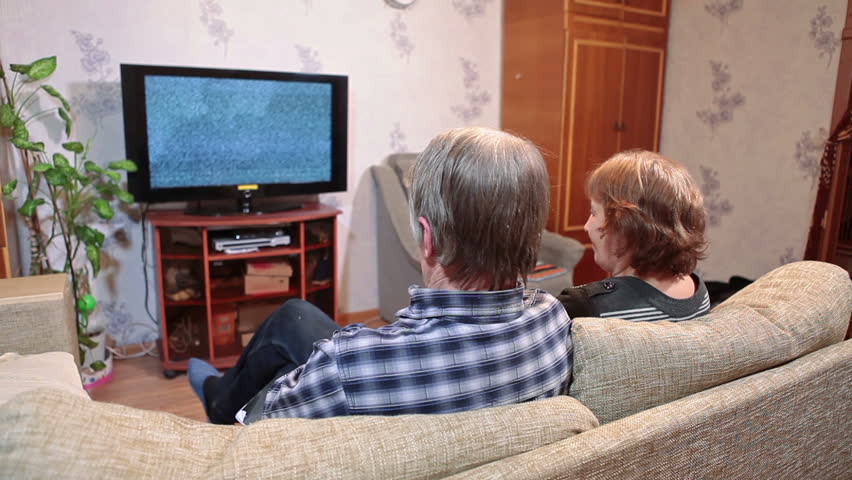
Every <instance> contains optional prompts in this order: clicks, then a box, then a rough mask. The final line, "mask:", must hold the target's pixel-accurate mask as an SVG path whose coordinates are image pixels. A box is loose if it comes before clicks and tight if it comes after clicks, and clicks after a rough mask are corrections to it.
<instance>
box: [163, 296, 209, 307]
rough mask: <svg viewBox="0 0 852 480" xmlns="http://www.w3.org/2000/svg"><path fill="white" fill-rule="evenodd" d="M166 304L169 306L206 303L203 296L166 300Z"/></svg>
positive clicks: (201, 305)
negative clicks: (190, 298)
mask: <svg viewBox="0 0 852 480" xmlns="http://www.w3.org/2000/svg"><path fill="white" fill-rule="evenodd" d="M165 305H166V306H167V307H203V306H204V305H206V303H205V302H204V299H203V298H202V299H200V300H198V299H195V300H166V301H165Z"/></svg>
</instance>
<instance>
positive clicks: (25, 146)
mask: <svg viewBox="0 0 852 480" xmlns="http://www.w3.org/2000/svg"><path fill="white" fill-rule="evenodd" d="M10 141H11V142H12V145H14V146H16V147H18V148H20V149H21V150H30V151H33V152H44V142H35V143H33V142H30V141H28V140H21V139H18V138H13V139H12V140H10Z"/></svg>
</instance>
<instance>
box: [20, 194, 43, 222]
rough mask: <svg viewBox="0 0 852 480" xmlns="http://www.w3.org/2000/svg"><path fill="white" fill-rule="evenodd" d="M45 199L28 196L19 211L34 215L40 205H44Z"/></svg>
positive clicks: (29, 215) (30, 215)
mask: <svg viewBox="0 0 852 480" xmlns="http://www.w3.org/2000/svg"><path fill="white" fill-rule="evenodd" d="M44 203H45V200H44V199H43V198H28V199H27V201H26V202H24V204H23V205H21V208H19V209H18V213H20V214H21V215H23V216H25V217H32V216H33V214H34V213H35V211H36V208H38V207H39V206H40V205H44Z"/></svg>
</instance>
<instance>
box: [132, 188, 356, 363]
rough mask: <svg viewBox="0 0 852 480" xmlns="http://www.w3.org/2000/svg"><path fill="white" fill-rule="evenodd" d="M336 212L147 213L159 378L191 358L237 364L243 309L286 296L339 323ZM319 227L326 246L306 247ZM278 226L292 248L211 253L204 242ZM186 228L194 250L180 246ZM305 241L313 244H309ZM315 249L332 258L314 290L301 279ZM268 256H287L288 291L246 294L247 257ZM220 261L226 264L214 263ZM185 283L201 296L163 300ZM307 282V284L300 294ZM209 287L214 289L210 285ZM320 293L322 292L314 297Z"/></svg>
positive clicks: (312, 207)
mask: <svg viewBox="0 0 852 480" xmlns="http://www.w3.org/2000/svg"><path fill="white" fill-rule="evenodd" d="M340 213H341V212H340V211H339V210H337V209H336V208H332V207H329V206H325V205H321V204H307V205H305V207H304V208H302V209H300V210H292V211H288V212H282V213H274V214H262V215H251V216H246V215H233V216H219V217H203V216H195V215H187V214H185V213H182V212H177V211H165V210H159V211H153V212H150V213H149V214H148V217H147V218H148V220H149V221H150V222H151V224H152V226H153V227H154V232H155V238H156V246H155V250H156V261H157V268H158V273H159V277H158V278H159V291H158V294H159V301H160V308H159V313H160V319H159V321H160V326H161V329H162V331H163V332H165V333H164V335H162V336H161V342H162V344H161V348H160V351H161V360H162V367H163V369H164V371H165V372H164V373H167V374H169V373H170V372H169V371H171V370H185V369H186V367H187V360H188V357H189V356H195V357H201V358H205V359H206V360H207V361H209V362H210V363H211V364H212V365H213V366H214V367H216V368H220V369H221V368H228V367H231V366H233V365H234V364H236V362H237V360H238V359H239V356H240V352H241V350H242V348H243V347H242V343H241V342H240V338H241V337H240V335H239V334H238V332H239V330H238V329H237V328H236V327H237V326H238V325H239V322H240V320H239V319H240V314H241V312H243V311H245V312H249V311H250V310H252V309H255V310H257V309H258V308H263V307H264V304H269V303H273V304H274V303H277V302H282V301H284V300H285V299H287V298H301V299H303V300H310V301H312V302H315V304H316V305H317V307H319V308H320V309H321V310H323V311H325V312H326V313H327V314H328V315H329V317H331V318H332V319H333V320H335V321H337V280H336V277H337V272H336V264H337V262H336V248H337V223H336V222H337V219H336V217H337V215H339V214H340ZM318 223H319V224H320V225H319V228H320V229H321V231H322V233H323V234H324V235H325V234H327V238H326V237H322V240H326V239H327V240H328V241H323V242H321V243H311V244H307V245H306V244H305V243H306V242H305V239H306V235H313V232H314V229H316V228H317V227H316V225H317V224H318ZM283 225H286V226H287V227H288V228H290V229H291V231H292V235H293V236H292V238H293V243H294V244H293V245H287V246H281V247H266V248H262V249H260V250H258V251H256V252H247V253H237V254H227V253H222V252H217V251H214V250H213V247H212V246H211V245H210V243H209V238H210V234H211V232H212V233H213V234H214V235H215V234H216V232H218V231H221V230H223V229H233V228H239V229H241V230H251V229H255V228H257V229H267V228H269V227H274V226H283ZM177 229H181V230H183V231H177ZM187 229H191V230H194V234H195V237H194V238H190V240H194V239H197V240H198V241H200V244H199V245H198V246H197V247H194V246H192V245H187V244H186V243H185V241H186V239H187V237H188V235H187V233H186V230H187ZM309 229H310V230H311V231H309ZM178 240H180V241H184V243H180V242H179V241H178ZM309 240H313V241H316V239H314V238H309ZM315 251H322V254H323V257H326V256H328V257H330V261H331V265H332V272H331V275H330V281H329V282H328V283H325V284H322V285H313V284H312V282H311V281H310V278H307V276H308V275H312V273H311V266H310V264H309V261H310V260H312V259H313V258H314V257H316V256H317V254H316V253H311V254H310V257H311V258H310V259H309V258H308V257H309V252H315ZM269 257H289V258H288V259H287V261H288V262H289V263H290V264H291V265H292V268H293V272H292V276H291V277H290V280H289V286H290V288H289V289H288V290H283V291H276V292H270V293H260V294H251V295H247V294H245V290H244V286H243V279H242V278H241V276H242V275H243V273H244V272H245V271H246V265H245V264H246V263H248V262H247V261H248V260H250V259H255V258H269ZM282 260H283V259H282ZM224 261H227V262H228V263H226V264H214V262H224ZM306 270H307V271H306ZM187 279H188V280H189V281H190V282H191V281H192V280H193V279H195V281H196V282H197V284H198V285H200V286H201V287H200V288H201V291H202V292H203V295H202V297H201V298H193V299H190V300H182V301H175V300H169V299H168V297H166V295H165V288H166V287H167V286H168V287H169V289H170V290H171V289H172V288H174V285H172V284H177V285H179V286H180V287H181V288H182V287H186V286H187V285H186V283H187ZM211 280H212V281H211ZM231 280H232V281H231ZM306 280H307V285H306V286H305V288H302V285H303V282H305V281H306ZM168 282H172V284H169V283H168ZM181 282H183V283H181ZM223 283H230V285H223ZM214 284H217V285H216V286H215V287H214V286H213V285H214ZM278 286H279V287H283V286H286V283H285V282H281V283H279V284H278ZM205 287H206V288H205ZM320 291H322V293H318V294H315V292H320ZM309 295H310V297H309ZM227 304H231V305H227ZM211 307H212V308H211ZM223 312H230V313H223ZM246 315H249V314H248V313H246ZM246 318H250V317H248V316H247V317H246ZM229 329H230V331H232V332H233V334H234V338H233V342H232V343H230V339H229V338H228V336H229V335H230V334H231V333H230V332H229ZM223 332H225V333H224V334H223ZM223 335H224V338H223ZM170 337H175V338H177V339H178V340H180V341H183V344H182V345H181V347H180V348H178V347H175V348H174V349H173V348H172V346H171V345H170ZM190 339H191V342H190V341H189V340H190ZM217 341H218V342H219V343H218V344H217ZM222 342H228V343H222ZM185 344H189V345H190V347H189V348H190V350H187V349H186V348H184V346H183V345H185ZM172 373H173V372H172Z"/></svg>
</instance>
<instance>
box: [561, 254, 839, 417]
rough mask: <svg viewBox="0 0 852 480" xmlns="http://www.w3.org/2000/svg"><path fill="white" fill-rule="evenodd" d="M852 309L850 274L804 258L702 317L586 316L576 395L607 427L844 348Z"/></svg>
mask: <svg viewBox="0 0 852 480" xmlns="http://www.w3.org/2000/svg"><path fill="white" fill-rule="evenodd" d="M850 312H852V282H850V280H849V274H848V272H846V271H845V270H843V269H842V268H840V267H838V266H835V265H831V264H828V263H822V262H796V263H792V264H788V265H785V266H783V267H779V268H777V269H776V270H774V271H772V272H770V273H768V274H766V275H764V276H763V277H761V278H760V279H758V280H757V281H756V282H754V283H752V284H751V285H749V286H747V287H746V288H745V289H743V290H741V291H739V292H737V294H736V295H734V296H732V297H731V298H729V299H728V300H727V301H725V302H724V303H722V304H721V305H719V306H718V307H716V308H715V309H714V310H713V311H712V312H711V313H710V314H709V315H706V316H704V317H701V318H699V319H695V320H690V321H684V322H678V323H672V322H663V321H661V322H629V321H625V320H613V319H594V318H578V319H575V320H574V326H573V328H572V332H571V337H572V340H573V341H574V373H573V382H572V384H571V389H570V394H571V396H573V397H575V398H577V399H578V400H580V401H581V402H583V404H584V405H586V406H587V407H589V409H591V410H592V412H594V414H595V415H596V416H597V417H598V419H599V420H600V421H601V423H604V424H605V423H608V422H611V421H613V420H617V419H619V418H623V417H626V416H629V415H632V414H634V413H637V412H641V411H643V410H646V409H648V408H652V407H655V406H657V405H662V404H664V403H668V402H671V401H673V400H677V399H679V398H683V397H685V396H687V395H690V394H693V393H696V392H700V391H702V390H706V389H708V388H711V387H713V386H716V385H721V384H723V383H726V382H730V381H732V380H736V379H738V378H742V377H744V376H746V375H750V374H752V373H755V372H759V371H762V370H766V369H768V368H772V367H775V366H777V365H780V364H782V363H785V362H789V361H790V360H793V359H796V358H798V357H800V356H802V355H805V354H807V353H809V352H813V351H815V350H818V349H820V348H823V347H825V346H827V345H831V344H833V343H836V342H839V341H841V340H842V339H843V336H844V334H845V332H846V328H847V325H848V324H849V316H850Z"/></svg>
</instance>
